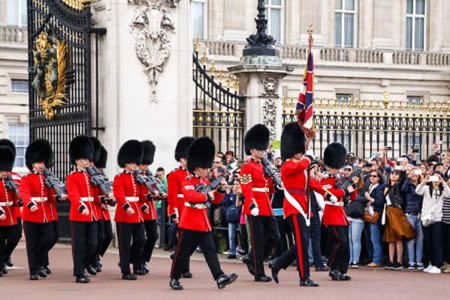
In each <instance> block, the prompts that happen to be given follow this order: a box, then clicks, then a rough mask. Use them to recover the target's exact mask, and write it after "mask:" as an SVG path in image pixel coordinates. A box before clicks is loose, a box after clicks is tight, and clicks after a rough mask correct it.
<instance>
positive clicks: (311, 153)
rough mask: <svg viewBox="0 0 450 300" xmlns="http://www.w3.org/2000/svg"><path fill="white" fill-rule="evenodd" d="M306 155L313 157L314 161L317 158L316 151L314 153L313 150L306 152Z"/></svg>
mask: <svg viewBox="0 0 450 300" xmlns="http://www.w3.org/2000/svg"><path fill="white" fill-rule="evenodd" d="M305 155H309V156H311V157H312V158H313V159H316V157H315V156H314V151H313V150H312V149H308V150H306V152H305Z"/></svg>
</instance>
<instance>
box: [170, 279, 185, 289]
mask: <svg viewBox="0 0 450 300" xmlns="http://www.w3.org/2000/svg"><path fill="white" fill-rule="evenodd" d="M169 286H170V287H171V288H172V289H173V290H182V289H183V286H182V285H181V283H180V281H178V279H175V278H173V279H171V280H170V282H169Z"/></svg>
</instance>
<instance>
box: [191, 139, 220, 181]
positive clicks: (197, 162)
mask: <svg viewBox="0 0 450 300" xmlns="http://www.w3.org/2000/svg"><path fill="white" fill-rule="evenodd" d="M215 155H216V147H215V146H214V142H213V141H212V140H211V139H210V138H209V137H201V138H198V139H196V140H194V142H193V143H192V144H191V146H190V148H189V151H188V156H187V168H188V170H189V172H191V173H193V172H194V170H195V169H196V168H211V167H212V164H213V160H214V157H215Z"/></svg>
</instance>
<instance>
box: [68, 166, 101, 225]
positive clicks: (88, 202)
mask: <svg viewBox="0 0 450 300" xmlns="http://www.w3.org/2000/svg"><path fill="white" fill-rule="evenodd" d="M66 187H67V194H68V195H69V200H70V215H69V220H70V221H77V222H95V221H97V220H98V219H99V215H98V213H97V210H96V208H95V205H94V201H96V199H97V190H96V188H95V187H94V186H93V185H92V184H91V182H90V176H89V173H88V172H86V171H80V170H77V171H73V172H72V173H70V174H69V175H68V176H67V179H66ZM85 208H87V209H88V210H89V214H88V215H87V216H85V215H83V214H82V211H83V210H84V209H85Z"/></svg>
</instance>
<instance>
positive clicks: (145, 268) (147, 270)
mask: <svg viewBox="0 0 450 300" xmlns="http://www.w3.org/2000/svg"><path fill="white" fill-rule="evenodd" d="M142 269H144V271H145V273H147V274H148V273H150V269H149V268H148V265H147V264H143V265H142Z"/></svg>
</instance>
